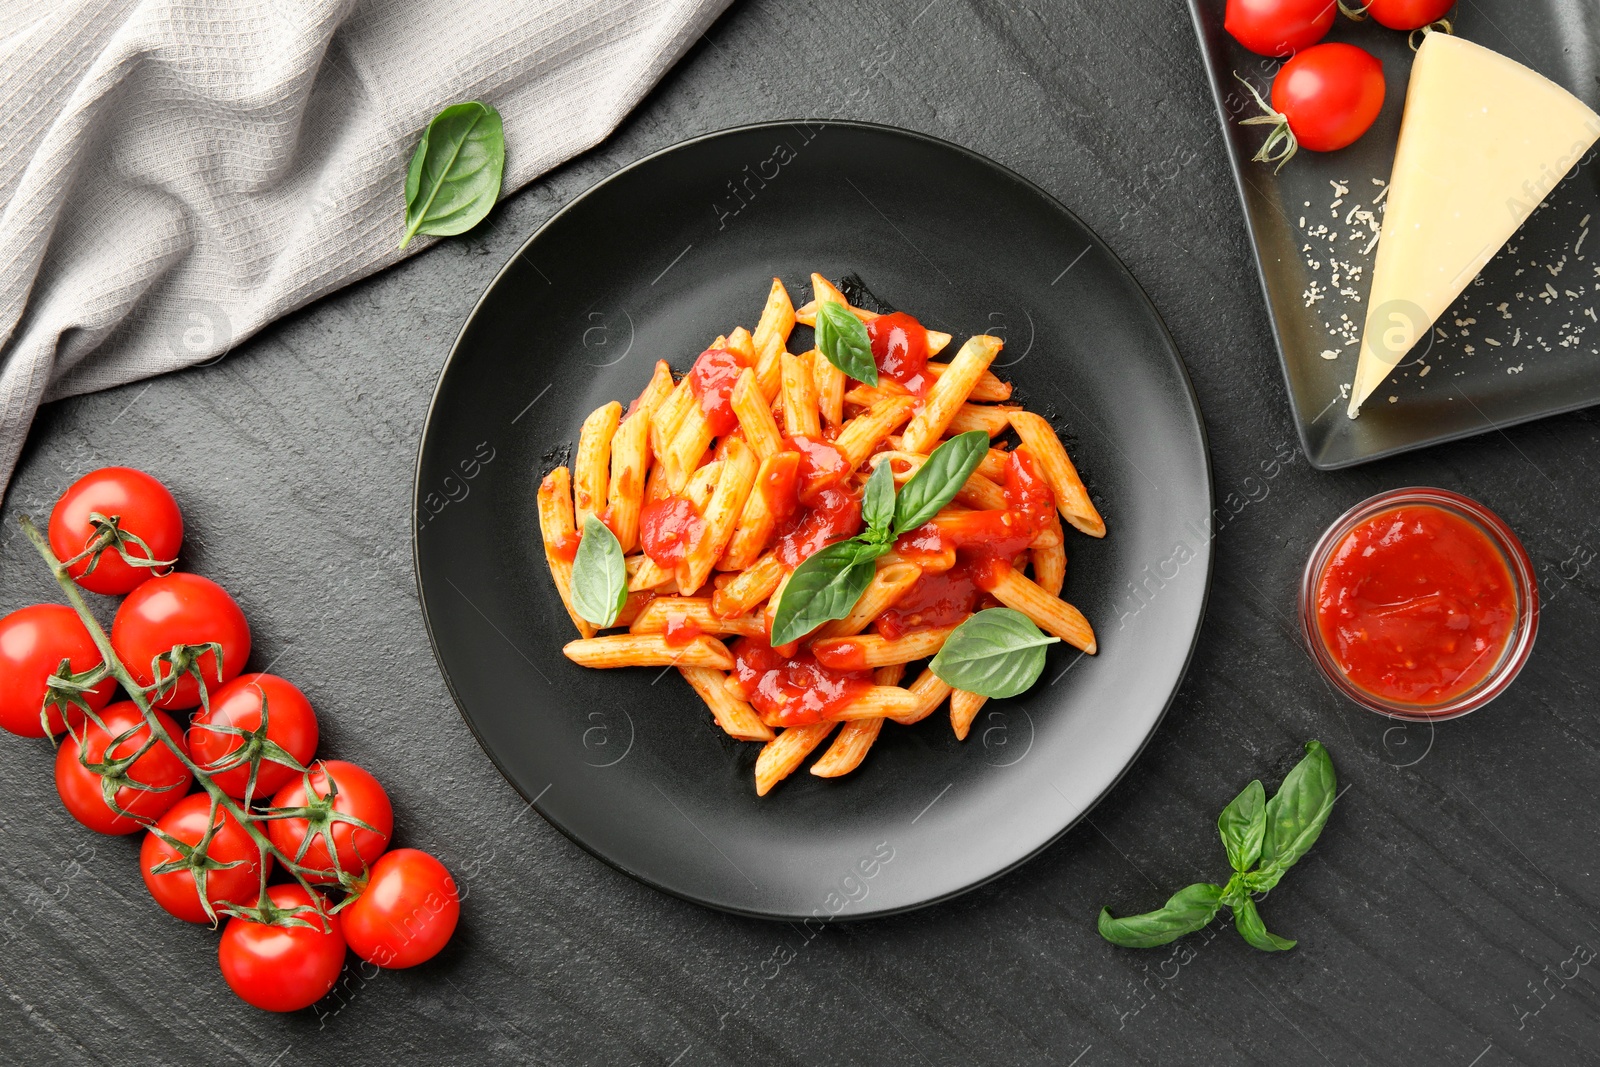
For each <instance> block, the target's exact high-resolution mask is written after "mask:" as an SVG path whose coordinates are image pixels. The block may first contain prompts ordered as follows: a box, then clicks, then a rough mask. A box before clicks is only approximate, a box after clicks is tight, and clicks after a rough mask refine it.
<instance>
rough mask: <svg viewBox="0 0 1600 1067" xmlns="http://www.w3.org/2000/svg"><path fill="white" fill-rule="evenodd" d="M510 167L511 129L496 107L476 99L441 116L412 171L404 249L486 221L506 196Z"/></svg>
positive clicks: (426, 134) (430, 126)
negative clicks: (419, 239) (503, 185)
mask: <svg viewBox="0 0 1600 1067" xmlns="http://www.w3.org/2000/svg"><path fill="white" fill-rule="evenodd" d="M505 163H506V141H505V130H504V127H503V126H502V125H501V122H500V113H499V112H498V111H496V110H495V109H494V108H492V107H490V106H489V105H488V104H480V103H478V102H477V101H476V100H472V101H468V102H467V103H464V104H451V105H450V106H449V107H447V108H445V109H444V110H443V111H441V112H439V114H437V115H435V116H434V118H433V121H432V122H430V123H428V128H427V129H426V130H424V131H423V132H422V140H421V141H420V142H419V143H418V144H417V150H416V152H415V153H414V154H413V155H412V156H411V166H410V168H409V169H408V170H407V171H406V232H405V236H404V237H402V238H401V239H400V247H401V248H404V247H405V246H406V245H408V244H410V243H411V238H413V237H415V236H416V235H417V234H419V233H427V234H439V235H443V236H448V235H450V234H456V233H465V232H466V231H468V230H470V229H472V227H474V226H476V225H477V224H478V223H480V222H482V221H483V217H484V216H485V215H487V214H488V213H489V209H490V208H492V207H494V203H495V200H496V199H498V198H499V196H500V178H501V173H502V172H503V171H504V170H505Z"/></svg>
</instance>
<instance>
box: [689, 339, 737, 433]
mask: <svg viewBox="0 0 1600 1067" xmlns="http://www.w3.org/2000/svg"><path fill="white" fill-rule="evenodd" d="M744 367H745V365H744V362H743V361H742V360H741V359H740V358H739V357H738V356H736V355H734V354H733V353H732V352H729V351H728V350H727V349H726V348H708V349H706V350H705V351H704V352H702V353H700V358H699V359H697V360H695V361H694V366H693V367H692V368H691V369H690V370H689V388H690V389H691V390H692V391H693V392H694V395H695V399H697V400H699V401H700V410H701V411H703V412H705V416H706V425H707V426H709V427H711V432H712V433H713V434H715V435H716V436H718V437H721V436H722V435H723V434H725V433H729V432H731V431H732V430H733V428H734V427H735V426H737V425H739V417H738V416H737V415H735V414H734V413H733V387H734V385H735V384H736V383H737V382H738V381H739V374H740V372H742V371H743V370H744Z"/></svg>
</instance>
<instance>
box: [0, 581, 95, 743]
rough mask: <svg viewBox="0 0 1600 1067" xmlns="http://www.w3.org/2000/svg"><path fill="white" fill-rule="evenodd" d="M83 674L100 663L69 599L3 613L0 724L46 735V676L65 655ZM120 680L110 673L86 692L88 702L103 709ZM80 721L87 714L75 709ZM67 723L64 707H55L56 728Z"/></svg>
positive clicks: (52, 726)
mask: <svg viewBox="0 0 1600 1067" xmlns="http://www.w3.org/2000/svg"><path fill="white" fill-rule="evenodd" d="M62 660H66V661H68V662H69V663H70V664H71V665H72V672H73V673H74V674H82V673H83V672H85V671H87V670H89V669H90V668H92V667H96V666H98V665H99V663H100V650H99V649H97V648H95V647H94V640H93V639H92V638H90V636H89V631H88V630H86V629H84V626H83V623H82V622H80V621H79V619H78V616H77V614H76V613H75V612H74V611H73V610H72V609H71V608H69V607H67V606H66V605H65V604H34V605H32V606H31V607H26V608H18V609H17V610H16V611H13V612H12V613H11V614H10V615H7V616H6V617H5V618H3V619H0V727H3V728H4V729H6V730H8V731H10V732H11V733H14V734H17V735H19V736H21V737H43V736H44V722H43V721H42V719H41V717H40V714H39V713H40V712H41V711H43V710H44V698H45V695H46V689H47V687H46V685H45V682H46V681H48V680H49V678H50V676H51V675H52V674H54V673H55V672H56V668H57V667H59V666H60V665H61V661H62ZM116 688H117V683H116V682H115V681H114V680H113V679H110V678H107V679H106V680H105V681H103V682H101V683H100V684H99V685H97V686H95V687H94V688H93V689H91V690H89V691H88V692H87V693H85V694H84V695H83V697H84V703H86V704H88V705H89V706H90V707H91V708H93V709H94V710H96V711H99V710H100V709H101V708H103V707H105V706H106V702H107V701H109V700H110V699H111V693H112V691H113V690H115V689H116ZM70 717H71V718H74V719H75V720H76V721H81V715H79V714H78V713H76V711H75V712H74V715H73V716H70ZM64 729H66V724H65V723H64V722H62V720H61V712H60V711H58V710H56V709H51V711H50V732H51V733H52V734H58V733H60V732H61V731H62V730H64Z"/></svg>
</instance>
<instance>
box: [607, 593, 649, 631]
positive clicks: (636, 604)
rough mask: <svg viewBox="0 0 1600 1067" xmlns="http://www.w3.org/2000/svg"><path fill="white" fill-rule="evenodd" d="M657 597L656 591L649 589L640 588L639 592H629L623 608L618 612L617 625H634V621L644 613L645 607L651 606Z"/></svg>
mask: <svg viewBox="0 0 1600 1067" xmlns="http://www.w3.org/2000/svg"><path fill="white" fill-rule="evenodd" d="M655 599H656V595H655V593H652V592H650V591H648V590H640V591H639V592H637V593H629V594H628V599H627V601H626V602H625V603H624V604H623V605H622V610H621V611H619V612H617V621H616V625H618V626H627V627H632V626H633V624H634V622H635V621H636V620H637V619H638V618H639V615H640V613H642V612H643V611H644V609H645V608H646V607H648V606H649V604H650V602H651V601H653V600H655Z"/></svg>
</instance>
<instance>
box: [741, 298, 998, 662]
mask: <svg viewBox="0 0 1600 1067" xmlns="http://www.w3.org/2000/svg"><path fill="white" fill-rule="evenodd" d="M830 306H837V305H829V304H823V305H821V307H830ZM851 318H852V319H854V318H855V316H853V315H852V316H851ZM817 321H818V322H819V323H820V322H821V321H822V313H821V311H820V309H819V311H818V315H817ZM857 325H860V323H859V322H858V323H857ZM988 449H989V435H988V434H986V433H984V432H983V431H982V430H972V431H969V432H967V433H964V434H958V435H957V436H955V437H952V438H951V439H950V440H948V441H946V442H945V443H944V444H942V445H940V446H939V447H938V448H936V449H934V450H933V454H932V455H930V456H929V457H928V460H927V462H926V463H924V464H923V465H922V467H921V469H920V470H918V471H917V473H915V474H913V475H912V476H911V478H910V480H909V481H907V482H906V484H905V485H904V486H902V487H901V489H900V492H899V493H898V494H896V493H895V491H894V472H893V471H891V470H889V462H888V461H887V460H885V461H883V462H881V463H879V464H878V467H877V469H876V470H874V471H873V472H872V477H870V478H868V479H867V484H866V488H865V489H864V490H863V491H862V494H861V518H862V521H863V522H865V523H866V526H867V528H866V529H865V530H863V531H862V532H861V533H859V534H857V535H856V536H854V537H852V538H850V539H849V540H848V541H838V542H835V543H834V544H831V545H827V546H826V547H824V548H821V549H819V550H817V551H816V552H813V553H812V554H811V555H810V556H808V557H806V559H805V560H804V561H803V562H802V563H801V564H800V566H798V567H796V568H795V569H794V573H793V574H792V575H790V576H789V583H788V584H787V585H785V586H784V587H783V592H782V593H780V594H779V595H778V603H777V605H776V606H775V608H774V610H773V613H772V643H773V644H774V645H786V644H788V643H789V642H790V641H798V640H800V638H802V637H804V636H805V635H806V634H808V633H810V632H811V631H812V630H815V629H816V628H817V627H818V626H821V625H822V624H823V623H825V622H829V621H831V620H833V619H842V618H844V617H845V616H846V615H848V614H850V612H851V610H852V609H854V608H855V606H856V602H857V601H859V600H860V599H861V594H862V593H865V592H866V591H867V586H869V585H871V584H872V575H873V573H874V572H875V571H876V570H877V568H876V566H874V564H875V562H876V561H877V559H878V557H879V556H882V555H884V554H885V553H887V552H888V551H890V550H891V549H892V548H893V547H894V542H895V538H897V537H899V536H900V535H901V534H904V533H906V532H907V531H909V530H914V529H916V528H917V527H918V526H921V525H922V524H923V523H925V522H927V521H928V520H929V519H931V518H933V516H934V515H935V514H937V513H938V511H939V509H940V508H942V507H944V506H945V505H946V504H948V503H950V501H952V500H954V499H955V497H956V494H957V493H959V492H961V487H962V486H963V485H965V484H967V479H968V478H970V477H971V476H972V472H973V471H974V470H976V469H977V466H978V463H979V462H980V461H981V460H982V459H983V457H984V454H985V453H986V452H987V451H988ZM908 499H909V500H911V501H913V502H914V506H907V505H906V503H905V501H907V500H908Z"/></svg>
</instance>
